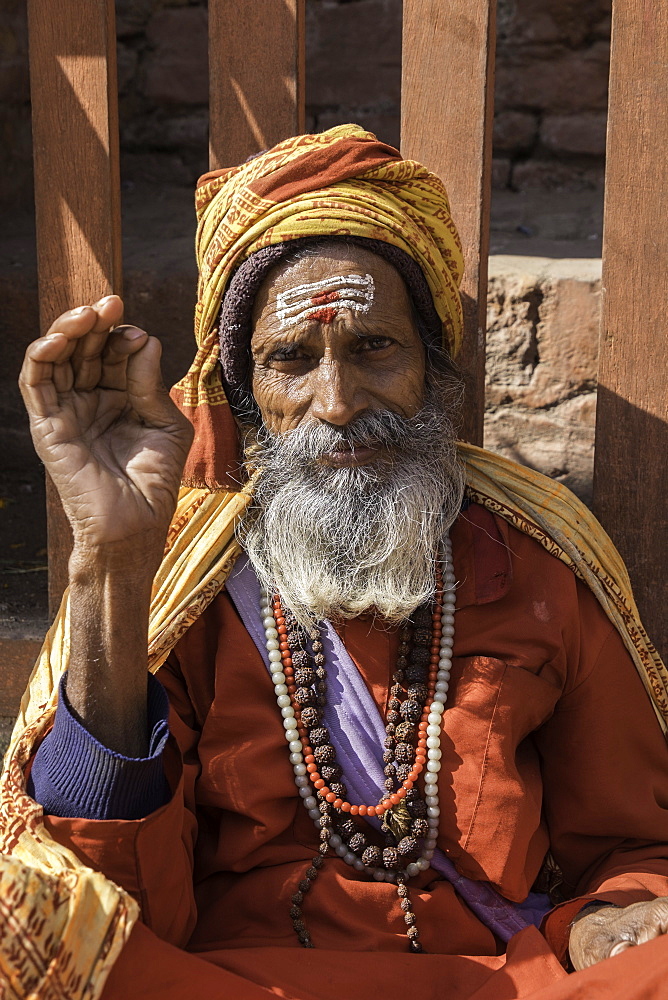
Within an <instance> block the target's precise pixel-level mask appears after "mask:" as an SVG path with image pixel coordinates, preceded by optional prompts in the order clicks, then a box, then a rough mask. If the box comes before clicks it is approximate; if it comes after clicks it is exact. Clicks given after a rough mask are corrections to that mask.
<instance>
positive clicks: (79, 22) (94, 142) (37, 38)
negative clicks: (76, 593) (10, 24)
mask: <svg viewBox="0 0 668 1000" xmlns="http://www.w3.org/2000/svg"><path fill="white" fill-rule="evenodd" d="M28 27H29V32H30V85H31V92H32V123H33V141H34V161H35V204H36V213H37V265H38V280H39V298H40V324H41V328H42V330H43V331H44V330H46V329H47V328H48V326H49V325H50V324H51V323H52V321H53V320H54V319H55V317H56V316H58V315H59V313H61V312H63V311H64V310H66V309H70V308H72V307H74V306H76V305H81V304H84V303H90V302H94V301H96V300H97V299H98V298H100V297H101V296H102V295H106V294H109V293H110V292H112V291H114V292H119V291H120V281H121V228H120V182H119V168H118V111H117V107H118V98H117V87H116V33H115V22H114V3H113V0H86V3H81V2H80V0H58V2H57V3H54V2H53V0H29V3H28ZM47 517H48V529H49V605H50V610H51V612H52V613H53V612H54V611H55V610H56V608H57V606H58V604H59V602H60V597H61V595H62V592H63V589H64V587H65V585H66V582H67V559H68V556H69V552H70V547H71V539H70V530H69V525H68V523H67V521H66V519H65V516H64V514H63V512H62V509H61V507H60V503H59V501H58V498H57V496H56V494H55V491H54V489H53V487H52V486H51V484H50V483H48V484H47Z"/></svg>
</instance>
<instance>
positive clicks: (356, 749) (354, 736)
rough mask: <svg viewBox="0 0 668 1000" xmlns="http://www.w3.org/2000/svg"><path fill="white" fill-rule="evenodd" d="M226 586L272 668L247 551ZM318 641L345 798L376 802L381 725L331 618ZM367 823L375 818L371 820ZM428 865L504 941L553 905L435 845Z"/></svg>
mask: <svg viewBox="0 0 668 1000" xmlns="http://www.w3.org/2000/svg"><path fill="white" fill-rule="evenodd" d="M225 586H226V588H227V592H228V594H229V595H230V597H231V598H232V600H233V602H234V605H235V607H236V609H237V611H238V612H239V617H240V618H241V620H242V622H243V623H244V625H245V626H246V629H247V630H248V633H249V634H250V636H251V638H252V640H253V642H254V643H255V645H256V646H257V648H258V650H259V652H260V654H261V656H262V658H263V660H264V662H265V665H266V667H267V670H269V672H271V668H270V661H269V657H268V655H267V650H266V648H265V642H266V637H265V634H264V628H263V626H262V621H261V619H260V614H259V607H260V604H259V602H260V585H259V583H258V579H257V577H256V576H255V573H254V572H253V570H252V568H251V566H250V563H249V562H248V558H247V557H246V556H245V555H244V556H241V557H240V558H239V560H238V561H237V564H236V566H235V567H234V569H233V571H232V573H231V575H230V576H229V578H228V580H227V583H226V585H225ZM322 643H323V647H324V653H325V658H326V662H327V705H326V707H325V712H324V721H325V724H326V726H327V729H328V730H329V734H330V737H331V740H332V746H333V747H334V749H335V751H336V758H337V761H338V763H339V764H340V766H341V768H342V770H343V780H344V781H345V784H346V787H347V788H348V798H349V800H350V802H352V803H353V804H356V805H361V803H363V802H375V801H377V800H379V799H380V798H381V797H382V795H383V794H384V793H385V788H384V784H383V782H384V780H385V775H384V774H383V742H384V740H385V724H384V722H383V719H382V717H381V714H380V712H379V711H378V707H377V705H376V703H375V701H374V700H373V698H372V697H371V695H370V693H369V691H368V689H367V686H366V684H365V683H364V681H363V679H362V677H361V676H360V673H359V670H358V669H357V667H356V666H355V664H354V662H353V660H352V659H351V657H350V656H349V655H348V652H347V650H346V648H345V646H344V645H343V643H342V642H341V640H340V639H339V637H338V635H337V633H336V630H335V629H334V628H333V627H332V625H331V624H330V623H329V622H327V624H326V626H325V628H324V629H323V633H322ZM367 821H368V822H373V820H372V819H371V818H368V820H367ZM376 823H377V821H376ZM431 867H432V868H433V869H434V870H435V871H437V872H438V873H439V874H440V875H443V876H444V878H446V879H447V880H448V882H450V883H451V884H452V885H453V886H454V888H455V889H456V891H457V892H458V894H459V895H460V897H461V898H462V899H463V900H464V901H465V902H466V903H467V904H468V906H469V907H470V908H471V910H473V912H474V913H475V914H476V916H477V917H479V919H480V920H481V921H482V922H483V923H484V924H485V926H486V927H488V928H489V929H490V930H491V931H492V932H493V933H494V934H496V935H497V937H499V938H501V940H502V941H506V942H507V941H509V940H510V938H511V937H512V936H513V934H516V933H517V932H518V931H521V930H523V929H524V928H525V927H528V926H531V925H534V926H536V927H537V926H538V925H539V924H540V922H541V920H542V919H543V917H544V916H545V914H546V913H547V912H548V911H549V910H550V908H551V905H552V904H551V903H550V901H549V899H548V897H547V895H545V894H543V893H536V892H531V893H529V895H528V896H527V898H526V899H525V900H524V902H522V903H511V902H510V901H509V900H507V899H505V898H504V897H503V896H502V895H501V894H500V893H499V892H497V891H496V889H494V887H493V886H492V885H490V883H489V882H477V881H475V880H474V879H470V878H467V877H466V876H465V875H460V874H459V872H458V871H457V869H456V868H455V866H454V865H453V863H452V862H451V861H450V859H449V858H448V857H446V855H445V854H444V853H443V851H441V850H440V849H438V848H437V849H436V851H435V852H434V856H433V858H432V860H431Z"/></svg>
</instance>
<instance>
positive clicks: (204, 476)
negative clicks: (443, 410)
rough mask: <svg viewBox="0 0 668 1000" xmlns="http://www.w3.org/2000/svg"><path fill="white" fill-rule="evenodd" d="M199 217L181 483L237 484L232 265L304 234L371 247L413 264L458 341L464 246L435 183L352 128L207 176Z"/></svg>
mask: <svg viewBox="0 0 668 1000" xmlns="http://www.w3.org/2000/svg"><path fill="white" fill-rule="evenodd" d="M196 208H197V216H198V227H197V242H196V251H197V263H198V266H199V275H200V277H199V285H198V301H197V306H196V310H195V337H196V339H197V345H198V351H197V356H196V357H195V360H194V362H193V365H192V366H191V368H190V371H189V372H188V374H187V375H186V376H185V378H183V379H181V381H180V382H179V383H178V384H177V385H176V386H175V387H174V389H173V390H172V394H173V397H174V399H175V400H176V402H177V403H178V405H179V406H180V407H181V408H182V410H183V411H184V413H185V414H186V415H187V416H188V418H189V419H190V420H191V421H192V423H193V425H194V427H195V442H194V445H193V448H192V449H191V452H190V457H189V459H188V463H187V465H186V469H185V471H184V484H185V485H188V486H193V487H208V488H209V489H220V488H228V489H229V488H232V489H238V487H239V472H238V467H239V455H238V450H239V449H238V441H237V430H236V425H235V422H234V418H233V416H232V413H231V411H230V408H229V405H228V402H227V400H226V398H225V392H224V389H223V384H222V381H221V372H220V364H219V361H220V353H219V344H218V336H217V325H218V318H219V314H220V309H221V303H222V301H223V298H224V295H225V292H226V290H227V288H228V286H229V283H230V280H231V278H232V276H233V275H234V273H235V271H236V270H237V269H238V268H239V267H240V265H241V264H242V263H243V262H244V261H245V260H247V259H248V257H249V256H251V254H253V253H256V252H257V251H258V250H262V249H264V248H266V247H270V246H274V245H276V244H279V243H286V242H289V241H291V240H299V239H303V238H304V237H327V236H332V237H334V236H349V237H350V236H352V237H358V238H363V239H370V240H379V241H381V242H383V243H389V244H391V245H392V246H396V247H398V248H399V249H400V250H403V251H404V252H405V253H407V254H409V255H410V256H411V257H412V258H413V259H414V260H415V262H416V263H417V264H418V266H419V267H420V269H421V271H422V273H423V274H424V277H425V279H426V282H427V285H428V287H429V291H430V292H431V296H432V299H433V304H434V308H435V310H436V313H437V314H438V317H439V318H440V321H441V324H442V335H443V341H444V344H445V345H446V346H447V347H448V349H449V350H450V351H451V352H452V353H453V354H454V353H456V352H457V350H458V348H459V345H460V343H461V336H462V308H461V301H460V297H459V291H458V287H459V282H460V281H461V276H462V266H463V261H462V253H461V244H460V241H459V237H458V235H457V230H456V227H455V224H454V222H453V220H452V216H451V215H450V205H449V202H448V196H447V193H446V190H445V188H444V186H443V184H442V182H441V180H440V179H439V178H438V177H437V176H436V175H435V174H432V173H430V172H429V171H428V170H427V169H426V168H425V167H423V166H422V165H421V164H419V163H416V162H415V161H413V160H404V159H402V157H401V155H400V153H399V152H398V151H397V150H396V149H393V148H392V146H387V145H385V143H382V142H379V141H378V140H377V139H376V137H375V136H374V135H373V134H372V133H371V132H365V131H364V130H363V129H361V128H360V127H359V126H357V125H339V126H337V127H336V128H332V129H329V130H328V131H327V132H321V133H319V134H317V135H300V136H295V137H294V138H292V139H287V140H286V141H285V142H282V143H279V145H278V146H275V147H274V148H273V149H270V150H268V151H267V152H265V153H262V154H260V155H259V156H256V157H255V158H254V159H252V160H250V161H249V162H248V163H244V164H242V165H241V166H238V167H232V168H231V169H227V170H220V171H214V172H213V173H209V174H205V175H204V177H202V178H201V179H200V182H199V185H198V188H197V193H196Z"/></svg>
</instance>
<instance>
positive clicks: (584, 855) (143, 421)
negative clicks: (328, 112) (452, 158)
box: [4, 126, 668, 1000]
mask: <svg viewBox="0 0 668 1000" xmlns="http://www.w3.org/2000/svg"><path fill="white" fill-rule="evenodd" d="M198 210H199V214H200V225H199V230H198V254H199V261H200V274H201V279H200V300H199V303H198V310H197V315H196V328H197V336H198V342H199V344H200V349H199V352H198V355H197V358H196V360H195V363H194V365H193V368H192V369H191V371H190V373H189V374H188V376H187V377H186V378H185V379H184V380H183V381H182V383H180V385H179V386H177V387H176V390H175V393H174V396H175V399H176V401H177V402H178V404H179V406H180V408H181V409H180V410H179V409H177V407H176V406H175V405H174V403H173V402H172V401H171V400H170V398H169V396H168V395H167V393H166V392H165V390H164V389H163V387H162V384H161V381H160V375H159V355H160V346H159V343H158V341H157V340H155V339H154V338H152V337H149V336H148V335H147V334H146V333H144V332H143V331H141V330H139V329H137V328H136V327H132V326H118V325H117V324H118V323H119V322H120V319H121V313H122V304H121V302H120V300H119V299H118V298H117V297H116V296H109V297H107V298H106V299H103V300H101V301H100V302H98V303H96V304H95V305H94V306H90V307H82V308H79V309H77V310H74V311H72V312H69V313H66V314H65V315H63V316H61V317H60V318H59V319H58V320H57V321H56V322H55V323H54V325H53V326H52V328H51V330H50V331H49V332H48V334H47V335H46V336H45V337H43V338H41V339H40V340H37V341H36V342H35V343H34V344H33V345H31V347H30V348H29V350H28V352H27V355H26V362H25V365H24V370H23V373H22V390H23V393H24V398H25V401H26V405H27V407H28V410H29V412H30V416H31V424H32V429H33V435H34V440H35V444H36V447H37V450H38V452H39V454H40V456H41V458H42V459H43V461H44V463H45V465H46V466H47V468H48V470H49V472H50V474H51V476H52V477H53V479H54V482H55V483H56V486H57V488H58V490H59V492H60V495H61V497H62V500H63V504H64V506H65V510H66V511H67V514H68V516H69V518H70V521H71V523H72V527H73V531H74V549H73V554H72V558H71V562H70V593H69V613H68V620H69V626H68V627H69V634H68V635H66V634H65V629H66V623H65V619H64V617H63V618H61V621H60V623H59V624H58V627H59V628H60V629H61V632H60V633H58V634H57V633H56V632H55V631H54V632H53V633H52V635H51V638H50V640H49V644H48V650H47V653H46V654H45V658H44V659H43V663H42V668H41V672H42V674H44V673H45V671H46V672H47V673H49V678H51V679H55V678H56V677H57V675H58V672H59V671H61V670H63V669H64V667H65V666H67V667H68V669H67V672H66V673H64V675H63V679H62V681H61V683H60V697H59V701H58V707H57V710H55V713H54V710H53V708H51V709H49V708H47V709H46V711H43V709H44V705H45V702H46V700H47V699H46V698H45V697H43V695H42V696H39V695H38V694H36V693H35V692H36V689H35V688H34V689H33V696H32V701H33V703H35V702H39V703H40V704H39V706H38V708H39V711H37V710H36V709H34V708H31V707H30V705H29V704H28V705H27V707H25V708H24V716H25V720H26V721H27V722H29V723H30V725H29V727H28V730H27V735H24V736H23V737H22V738H21V739H19V740H18V741H17V743H16V748H17V749H15V751H14V754H13V756H12V757H10V764H9V767H8V770H7V775H8V777H6V779H5V792H4V794H5V799H6V800H7V802H8V803H9V805H8V807H7V809H8V814H11V810H12V808H14V809H15V811H16V815H17V816H18V815H19V814H20V813H21V809H23V810H24V811H25V810H28V809H30V808H32V812H31V813H30V816H31V821H30V823H29V824H26V829H24V830H21V831H20V833H19V834H15V835H14V841H15V844H16V856H17V858H18V859H19V860H20V861H21V863H22V864H25V865H28V866H29V865H32V867H33V869H35V870H41V871H42V872H43V873H45V874H48V872H49V871H50V872H54V873H56V874H60V876H61V879H62V880H63V881H64V882H66V883H67V884H68V885H69V886H74V887H75V888H77V887H80V886H86V887H87V892H88V896H87V897H86V898H87V899H88V904H87V905H88V906H89V910H90V921H89V928H88V934H87V935H86V937H87V938H88V939H89V940H87V941H84V940H83V939H82V940H81V942H80V947H81V950H82V951H83V952H85V953H86V954H88V951H87V949H88V947H89V945H90V949H92V953H93V954H92V957H91V958H90V961H89V963H88V966H87V967H86V969H85V970H84V971H81V968H82V966H81V963H80V966H79V967H78V968H79V969H80V971H81V975H80V977H79V978H77V979H76V983H75V977H74V976H72V977H71V983H70V986H69V987H68V989H69V992H63V993H62V995H63V996H65V995H67V996H70V997H73V996H84V995H85V996H88V995H91V996H92V995H100V991H101V990H102V989H103V992H102V995H103V997H104V998H105V1000H112V998H116V997H119V998H120V997H127V996H132V997H136V998H147V1000H148V998H154V997H155V998H157V997H161V998H163V1000H177V998H186V997H193V996H200V995H203V993H204V992H205V991H210V993H211V995H212V996H216V997H228V996H229V997H234V998H237V1000H245V998H248V1000H255V998H260V997H268V996H269V995H270V994H274V995H278V996H281V997H290V998H292V997H294V998H296V1000H297V998H299V1000H306V998H309V1000H310V998H313V1000H326V998H340V997H341V996H344V995H345V996H348V995H352V996H355V995H356V994H357V993H358V992H359V993H364V994H368V993H369V992H372V991H374V989H375V990H377V991H379V992H380V991H382V993H383V995H384V996H385V997H391V998H394V997H396V998H399V997H404V996H405V995H406V992H407V991H408V990H412V989H414V988H417V989H418V990H419V991H421V992H422V993H424V995H425V996H430V997H431V996H433V997H436V996H439V997H440V996H447V997H448V998H451V1000H464V998H473V997H476V998H478V1000H483V998H485V997H488V998H501V997H508V998H511V997H523V998H526V997H534V996H535V997H536V998H538V997H540V998H543V1000H550V998H552V1000H556V998H559V997H571V996H572V997H575V996H585V995H586V996H588V997H590V996H591V997H593V996H601V997H603V996H605V997H613V996H615V997H616V996H619V997H622V996H623V997H624V998H627V1000H628V998H631V997H636V996H637V997H650V996H657V997H658V996H661V995H664V994H662V993H661V990H662V989H665V981H666V972H667V971H668V943H667V942H666V938H664V937H662V935H664V934H665V932H666V929H667V928H668V898H667V897H668V813H667V810H668V767H667V764H668V754H667V752H666V746H665V738H664V734H663V732H662V726H661V725H660V724H659V722H658V721H657V718H656V715H655V712H654V711H653V707H652V700H651V699H650V698H649V697H648V694H647V691H646V690H645V688H647V689H648V690H649V691H650V692H651V693H652V695H653V697H654V701H655V702H656V703H657V706H658V707H657V712H656V714H659V715H660V714H661V713H660V705H661V699H662V696H663V690H662V688H661V681H660V678H661V676H663V675H662V674H661V669H662V665H661V664H660V661H659V660H658V658H656V657H655V654H654V653H653V650H652V648H651V646H650V645H649V644H648V643H646V642H645V641H644V639H643V633H642V627H641V626H640V625H639V623H638V622H637V621H636V620H635V618H634V613H633V605H632V599H631V598H630V596H628V595H627V594H626V593H625V588H626V585H625V582H624V579H621V580H618V581H617V582H615V581H614V580H612V579H611V574H612V573H614V572H615V571H619V572H623V571H621V570H620V569H619V564H618V562H617V560H616V556H615V553H614V550H612V548H611V546H610V543H609V542H608V541H607V540H606V539H605V537H604V536H603V534H602V532H601V530H600V528H598V527H597V526H596V525H595V522H593V521H592V519H591V518H590V516H589V515H588V514H587V512H586V511H585V510H584V508H582V507H581V505H579V504H578V503H577V501H576V500H575V499H574V498H572V497H570V495H568V494H567V493H566V491H564V490H562V489H561V488H559V487H554V486H553V485H551V484H548V483H547V482H546V481H544V480H542V478H541V477H538V476H537V475H535V474H532V473H530V472H528V470H524V471H523V470H520V469H518V468H517V467H515V466H512V465H511V464H510V463H505V462H503V461H502V460H497V459H494V458H493V456H488V455H486V454H485V453H482V452H479V451H478V450H477V449H472V448H466V447H462V446H459V447H458V446H457V445H456V440H455V431H454V429H453V427H454V426H456V420H457V410H458V405H459V402H460V397H461V385H462V382H461V376H460V374H459V372H458V370H457V368H456V365H455V363H454V362H453V360H452V356H453V354H454V352H455V350H456V347H457V344H458V339H459V334H460V329H461V316H460V304H459V298H458V294H457V283H458V280H459V276H460V270H461V257H460V252H459V245H458V241H457V236H456V231H455V229H454V226H453V223H452V220H451V218H450V214H449V208H448V203H447V197H446V195H445V192H444V190H443V188H442V186H441V185H440V182H439V181H438V180H437V179H436V178H435V177H433V176H432V175H430V174H429V173H428V172H427V171H426V170H424V168H422V167H420V166H419V165H418V164H414V163H411V162H409V161H403V160H402V159H401V158H400V156H399V155H398V154H397V152H396V151H395V150H392V149H391V148H389V147H387V146H384V145H382V144H381V143H379V142H377V141H376V140H375V138H374V137H373V136H371V135H369V134H368V133H364V132H362V131H361V130H359V129H357V128H355V127H352V126H345V127H341V128H338V129H334V130H331V131H330V132H329V133H324V134H322V135H318V136H301V137H297V138H296V139H293V140H288V141H287V142H285V143H282V144H281V145H280V146H279V147H277V148H276V149H274V150H270V151H269V152H267V153H265V154H262V155H261V156H260V157H258V158H256V159H255V160H253V161H251V162H249V163H248V164H245V165H243V166H241V167H238V168H235V169H233V170H230V171H224V172H221V173H219V174H214V175H208V177H206V178H204V179H203V182H202V184H201V186H200V188H199V189H198ZM228 404H229V405H228ZM183 413H186V414H187V415H188V416H189V417H190V421H191V422H192V424H193V425H194V428H195V440H194V442H192V445H191V438H192V431H191V424H190V423H189V421H188V420H186V419H185V417H184V416H183ZM240 450H242V451H243V455H242V454H240ZM184 463H185V471H184V472H183V475H182V469H183V466H184ZM181 482H183V483H184V487H183V489H182V491H181V493H180V494H179V502H178V507H177V510H176V515H175V516H174V509H175V506H176V504H177V494H178V492H179V484H180V483H181ZM170 521H171V527H170ZM235 528H236V539H238V541H235V538H234V537H233V529H235ZM168 529H169V532H168ZM166 535H167V548H166V555H165V557H164V560H163V561H162V565H161V559H162V558H163V550H164V549H165V536H166ZM241 547H243V552H242V549H241ZM156 574H157V575H156ZM154 577H155V582H154ZM152 586H153V592H154V597H153V604H152V608H151V590H152ZM150 608H151V610H150ZM149 616H150V621H149ZM147 632H148V635H149V645H148V648H147ZM68 650H69V656H67V651H68ZM147 653H148V662H149V666H150V667H151V669H154V668H156V667H158V666H160V670H159V672H158V675H157V679H154V678H153V677H152V676H151V675H150V674H149V683H148V686H147V681H146V664H147ZM639 673H640V674H641V676H640V677H639V676H638V674H639ZM39 676H40V675H39V674H38V679H39ZM657 678H658V679H657ZM643 680H644V681H645V687H644V686H643ZM160 682H161V683H160ZM168 707H169V712H170V716H169V728H170V730H171V737H170V738H169V740H168V734H167V712H168ZM40 711H41V715H40ZM51 727H52V728H51ZM49 730H50V731H49ZM40 741H41V742H40ZM37 744H39V749H38V750H37V752H36V754H35V755H34V756H31V755H32V754H33V751H34V749H35V747H36V745H37ZM27 764H29V765H30V766H31V772H30V776H29V780H28V785H27V794H26V788H25V787H20V786H21V782H22V781H23V780H24V775H25V772H26V769H27V768H26V765H27ZM28 796H30V797H31V798H32V799H33V800H36V801H37V802H38V803H40V804H41V806H42V807H43V811H44V815H43V816H42V811H41V810H40V809H39V807H38V806H37V805H35V804H34V802H33V805H32V807H30V806H29V805H27V803H29V802H30V798H29V797H28ZM6 844H7V836H6V835H5V845H6ZM31 851H32V853H31ZM40 851H41V853H40ZM63 852H65V853H63ZM45 857H48V858H49V859H51V860H50V861H49V865H50V867H49V865H47V864H46V862H45V861H44V858H45ZM63 859H65V861H64V860H63ZM65 862H67V863H65ZM40 865H41V869H40ZM59 865H60V866H61V867H60V868H59V867H58V866H59ZM65 869H66V872H65ZM31 870H32V869H31ZM91 870H92V871H91ZM93 872H100V873H102V875H103V876H106V878H101V877H100V876H99V875H93ZM72 873H75V874H74V875H73V874H72ZM550 874H551V876H552V877H551V883H552V884H551V885H550V887H549V888H550V891H551V892H552V899H549V898H548V896H547V895H546V894H545V891H543V892H538V891H532V889H536V888H542V889H543V890H545V888H546V887H547V881H550V880H549V879H547V876H548V875H550ZM16 877H17V878H18V876H16ZM77 878H79V879H80V881H79V882H77V881H76V879H77ZM68 879H69V882H68ZM87 879H88V881H86V880H87ZM93 879H97V881H96V882H94V881H93ZM537 883H539V884H537ZM105 893H106V894H107V895H105ZM83 895H84V893H83V892H80V893H79V896H78V897H76V898H75V892H74V889H72V893H71V895H70V897H68V900H69V901H68V906H69V910H70V913H71V914H74V916H72V917H71V920H75V919H76V913H77V912H81V910H82V909H85V905H84V902H83ZM103 897H104V901H103ZM91 899H92V900H93V902H92V903H91ZM73 900H74V902H73ZM558 901H561V902H559V903H558V905H555V903H556V902H558ZM75 903H76V905H75ZM136 904H138V907H137V905H136ZM54 913H55V911H54ZM138 913H140V917H141V919H140V921H137V922H136V923H134V926H132V924H133V920H134V918H135V917H136V916H137V915H138ZM52 920H55V916H54V917H53V918H52ZM538 925H540V926H541V928H542V931H543V934H542V935H541V934H540V933H539V931H538V929H537V926H538ZM24 926H25V925H24ZM54 926H55V925H54ZM54 926H52V925H51V924H49V923H48V921H47V929H49V927H51V930H52V931H53V933H52V934H51V938H52V939H53V938H56V937H57V934H56V931H55V929H54ZM58 926H59V928H60V930H59V933H60V934H61V936H62V940H68V938H67V934H68V927H70V924H68V923H65V924H62V923H61V924H60V925H58ZM131 928H132V929H131ZM34 933H35V934H36V935H37V936H38V937H39V934H41V929H40V931H39V932H38V931H35V932H34ZM653 938H654V939H657V940H655V941H653V942H652V943H649V944H647V945H646V946H645V947H644V948H643V949H642V951H639V950H638V949H637V948H632V947H631V946H634V945H637V944H640V943H642V942H648V941H649V940H650V939H653ZM39 940H40V942H42V938H39ZM506 944H507V947H506ZM41 946H42V944H40V947H41ZM300 946H303V947H300ZM68 947H70V949H71V954H70V960H71V962H72V963H74V964H76V963H77V961H79V960H78V959H77V957H76V955H75V952H76V945H75V946H74V948H72V946H71V944H70V945H69V946H68ZM569 949H570V959H571V961H572V963H573V966H574V967H575V969H577V970H583V971H577V972H575V973H573V974H572V975H570V976H569V975H568V974H567V972H566V971H565V969H564V965H562V964H561V963H562V961H563V962H566V961H567V959H568V952H569ZM62 950H63V949H62V948H61V951H62ZM65 950H67V949H65ZM417 953H422V954H420V955H419V957H418V954H417ZM109 956H111V958H109ZM112 959H114V960H115V961H113V962H112ZM601 960H605V961H603V962H602V963H601ZM82 961H83V960H81V962H82ZM597 963H601V964H597ZM110 966H111V970H110ZM107 977H108V978H107ZM22 981H23V980H22ZM73 983H74V985H72V984H73ZM103 987H104V988H103ZM86 990H88V991H89V992H85V991H86ZM43 995H46V994H43ZM49 995H52V994H49ZM53 995H54V996H56V995H61V994H59V993H57V992H54V993H53Z"/></svg>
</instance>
